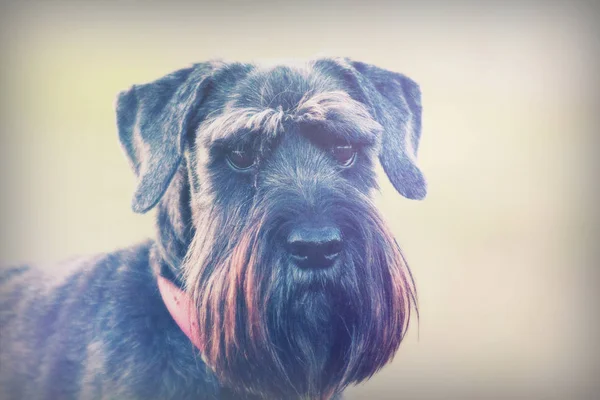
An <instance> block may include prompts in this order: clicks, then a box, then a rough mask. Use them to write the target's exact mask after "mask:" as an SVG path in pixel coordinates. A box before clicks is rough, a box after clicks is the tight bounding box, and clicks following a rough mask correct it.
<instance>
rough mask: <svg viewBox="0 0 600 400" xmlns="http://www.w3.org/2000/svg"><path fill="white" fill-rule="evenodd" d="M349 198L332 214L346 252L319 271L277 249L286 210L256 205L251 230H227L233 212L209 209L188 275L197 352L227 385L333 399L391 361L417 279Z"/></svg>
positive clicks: (364, 203)
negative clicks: (195, 318) (302, 266)
mask: <svg viewBox="0 0 600 400" xmlns="http://www.w3.org/2000/svg"><path fill="white" fill-rule="evenodd" d="M353 194H354V193H353ZM350 198H352V197H348V196H344V197H341V198H339V199H336V202H335V207H332V208H331V210H332V213H333V214H334V219H335V221H336V222H337V223H338V224H339V225H340V227H341V230H342V232H344V240H345V242H344V243H345V248H346V250H345V251H344V252H343V256H342V259H341V260H340V262H339V263H338V264H337V265H335V266H334V267H332V268H329V269H326V270H320V271H312V270H310V271H307V270H301V269H299V268H296V267H295V266H293V265H292V263H290V262H289V260H288V257H287V255H286V253H285V251H284V249H283V246H278V245H276V242H277V240H276V238H277V237H278V236H280V235H281V233H282V232H285V229H286V228H285V226H286V223H287V222H285V221H291V220H292V219H290V218H289V210H281V209H279V210H278V209H277V208H275V207H276V206H269V205H268V204H267V203H262V204H258V205H255V206H253V207H252V210H250V212H249V213H248V215H249V217H247V218H246V219H245V221H247V223H246V224H244V225H243V226H240V225H235V224H229V228H228V229H224V228H223V227H224V226H227V224H224V220H231V215H230V216H222V215H221V216H220V217H219V216H217V215H215V213H214V212H209V213H207V215H206V216H205V218H206V221H210V222H211V223H212V224H213V225H212V227H213V228H214V229H211V225H204V226H205V227H206V228H205V229H198V232H201V234H197V235H196V237H195V238H194V241H193V243H192V245H191V246H190V251H189V252H188V255H187V257H186V261H185V264H184V272H185V274H186V282H187V290H188V291H189V292H190V293H191V294H192V296H193V298H194V301H195V304H196V306H197V309H198V316H199V319H198V321H199V325H200V327H201V332H200V343H202V348H201V349H200V350H201V352H202V355H203V358H204V360H205V362H206V363H207V364H208V365H209V366H210V367H211V368H212V370H213V371H214V372H215V374H216V375H217V377H218V379H219V380H220V382H221V383H222V384H223V385H224V386H227V387H230V388H231V389H233V390H235V391H239V392H242V393H249V394H253V395H256V396H257V397H260V398H265V399H291V398H298V399H326V398H329V397H330V396H331V395H332V394H333V393H336V392H339V391H341V390H342V389H343V388H345V387H346V386H347V385H349V384H351V383H357V382H360V381H363V380H365V379H368V378H369V377H371V376H372V375H373V374H374V373H375V372H376V371H378V370H379V369H380V368H381V367H382V366H384V365H385V364H386V363H387V362H388V361H390V360H391V359H392V358H393V356H394V354H395V352H396V350H397V348H398V346H399V345H400V341H401V340H402V338H403V336H404V334H405V331H406V329H407V327H408V321H409V318H410V312H411V308H412V306H413V305H414V304H415V292H414V286H413V282H412V278H411V276H410V272H409V270H408V266H407V265H406V263H405V261H404V258H403V256H402V254H401V252H400V249H399V247H398V246H397V244H396V242H395V240H394V238H393V237H392V235H391V233H390V232H389V230H388V228H387V227H386V225H385V224H384V223H383V220H382V219H381V217H380V215H379V213H378V212H377V211H376V209H375V208H374V207H373V206H372V203H371V202H370V201H369V200H368V199H367V198H366V197H364V198H361V199H360V201H356V197H354V198H353V199H354V201H352V202H351V201H349V200H348V199H350ZM209 214H211V215H209ZM284 216H285V218H286V219H284ZM217 227H219V228H218V229H217ZM219 244H220V245H219Z"/></svg>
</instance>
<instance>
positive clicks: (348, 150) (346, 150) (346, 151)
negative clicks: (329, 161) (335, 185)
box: [331, 144, 356, 168]
mask: <svg viewBox="0 0 600 400" xmlns="http://www.w3.org/2000/svg"><path fill="white" fill-rule="evenodd" d="M331 152H332V154H333V157H334V158H335V159H336V161H337V162H338V163H339V164H340V165H341V166H342V167H344V168H347V167H349V166H351V165H352V164H354V160H355V159H356V150H355V149H354V147H352V146H351V145H349V144H347V145H342V146H335V147H334V148H333V149H331Z"/></svg>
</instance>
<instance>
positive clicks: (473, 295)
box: [0, 1, 600, 399]
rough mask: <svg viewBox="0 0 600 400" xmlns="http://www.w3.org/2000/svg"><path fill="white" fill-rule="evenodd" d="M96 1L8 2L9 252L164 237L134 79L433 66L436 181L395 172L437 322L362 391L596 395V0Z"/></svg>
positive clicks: (386, 206)
mask: <svg viewBox="0 0 600 400" xmlns="http://www.w3.org/2000/svg"><path fill="white" fill-rule="evenodd" d="M77 4H78V3H75V2H73V3H64V4H61V3H55V2H46V3H39V4H34V3H25V4H21V5H20V6H17V5H14V4H13V5H7V4H3V5H2V6H0V7H1V9H0V10H1V12H2V17H0V18H1V25H2V27H1V28H0V32H1V33H2V41H1V43H2V53H1V54H2V55H3V58H2V61H1V67H2V81H1V82H2V85H1V94H0V98H1V101H2V121H1V125H0V126H1V127H2V142H1V149H0V156H1V158H0V166H1V168H2V173H1V176H2V183H1V193H2V207H1V210H0V212H1V215H2V224H1V225H2V226H1V228H0V229H1V234H2V246H1V248H2V252H1V254H0V262H2V263H3V264H6V263H15V262H23V261H35V262H43V263H46V262H52V261H58V260H61V259H64V258H67V257H70V256H72V255H76V254H91V253H94V252H99V251H110V250H113V249H115V248H117V247H123V246H128V245H130V244H133V243H135V242H137V241H139V240H141V239H143V238H145V237H149V236H152V235H153V215H151V214H148V215H144V216H140V215H134V214H133V213H132V212H131V211H130V208H129V204H130V198H131V194H132V191H133V188H134V178H133V174H132V173H131V172H130V170H129V168H128V164H127V162H126V161H125V158H124V156H123V154H122V152H121V150H120V148H119V146H118V142H117V134H116V129H115V117H114V110H113V101H114V98H115V95H116V94H117V92H118V91H120V90H122V89H125V88H127V87H129V86H130V85H131V84H133V83H140V82H145V81H150V80H153V79H156V78H158V77H160V76H162V75H164V74H166V73H168V72H170V71H172V70H175V69H178V68H181V67H184V66H186V65H188V64H189V63H191V62H195V61H203V60H206V59H209V58H214V57H223V58H226V59H231V60H241V61H247V60H260V59H265V58H305V57H311V56H314V55H317V54H327V55H340V56H350V57H353V58H355V59H357V60H362V61H366V62H370V63H374V64H377V65H379V66H382V67H385V68H388V69H391V70H395V71H399V72H403V73H405V74H407V75H409V76H410V77H412V78H413V79H415V80H416V81H417V82H419V83H420V85H421V89H422V92H423V107H424V114H423V117H424V121H423V136H422V142H421V148H420V161H421V165H422V168H423V170H424V171H425V174H426V176H427V178H428V181H429V196H428V197H427V199H426V200H425V201H423V202H414V201H409V200H406V199H404V198H402V197H400V196H399V195H398V194H397V193H395V192H394V191H393V189H391V187H390V185H389V184H388V182H387V180H386V179H385V177H383V179H382V185H383V195H382V197H381V199H380V203H381V204H382V207H383V211H384V213H385V214H386V215H387V218H388V219H389V221H390V222H391V224H392V226H393V228H394V230H395V232H396V233H397V236H398V238H399V242H400V243H401V245H402V246H403V249H404V251H405V253H406V255H407V256H408V259H409V262H410V263H411V266H412V269H413V272H414V275H415V278H416V281H417V286H418V289H419V299H420V311H421V320H420V325H419V330H418V335H417V325H416V324H414V325H413V326H412V329H411V333H410V335H409V337H408V338H407V340H406V342H405V343H404V344H403V346H402V347H401V349H400V351H399V353H398V355H397V357H396V359H395V360H394V362H393V363H392V364H391V365H390V366H388V367H386V368H385V369H384V370H383V371H382V372H381V373H379V374H378V375H376V376H375V377H374V378H373V379H372V380H371V381H369V382H368V383H367V384H365V385H362V386H361V387H359V388H357V389H353V390H351V391H349V392H348V398H349V399H433V398H436V399H454V398H456V399H467V398H469V399H470V398H473V399H484V398H485V399H508V398H510V399H512V398H522V399H542V398H544V399H584V398H588V399H591V398H596V397H597V396H596V394H595V393H597V389H598V383H596V382H595V379H597V377H600V368H599V364H598V351H597V349H598V346H597V345H596V340H597V339H598V338H599V330H598V327H599V324H598V322H599V317H598V316H599V315H600V312H599V311H598V307H597V305H596V300H597V296H596V293H595V288H596V285H597V278H598V273H597V271H596V267H597V263H594V262H593V260H594V259H593V258H592V256H593V254H592V250H593V249H592V247H593V246H595V245H596V242H597V239H598V237H599V236H598V230H597V224H596V221H597V219H596V217H597V215H598V214H597V211H596V204H595V203H594V202H593V198H594V194H595V193H596V188H597V179H595V177H596V175H595V173H594V171H593V164H596V165H597V162H595V160H594V159H593V157H595V153H597V148H596V147H598V146H596V147H594V145H595V144H596V145H597V144H598V140H596V139H595V136H596V134H597V132H596V131H594V128H595V127H594V125H593V123H594V119H593V117H594V115H593V113H594V112H596V109H595V107H594V105H596V104H598V103H597V102H595V100H596V99H594V95H595V92H594V91H595V90H596V88H597V85H596V84H597V83H598V80H597V79H596V78H595V75H596V74H597V73H598V71H599V70H600V69H599V68H598V63H597V50H598V45H597V41H596V40H595V36H596V35H595V29H594V17H593V16H594V15H598V14H596V12H595V10H594V8H593V7H592V5H591V4H590V5H585V4H583V3H580V2H564V3H557V2H538V3H531V2H530V3H523V2H518V3H517V2H514V4H513V3H510V4H509V3H499V4H498V5H493V4H488V5H485V6H483V5H477V3H473V4H469V3H465V2H462V3H457V2H456V3H453V5H450V4H448V3H437V4H434V3H428V4H426V5H422V6H420V7H415V6H410V5H406V4H400V3H398V4H394V3H392V2H389V3H384V2H377V3H368V2H364V3H359V2H355V3H354V4H352V3H345V4H342V3H328V4H327V5H324V4H318V3H316V2H315V3H301V2H299V3H297V5H294V6H292V5H289V6H284V5H281V4H279V5H278V4H277V3H275V2H272V3H264V2H262V3H252V2H248V3H238V4H234V3H231V2H229V3H224V4H223V3H222V4H221V5H219V6H217V5H215V4H212V5H210V4H204V5H203V4H201V3H200V2H198V3H172V4H171V5H168V4H167V3H164V4H163V5H161V6H158V5H156V4H151V3H146V2H131V1H129V2H120V3H118V2H113V3H105V2H102V3H101V2H99V3H96V5H93V4H92V2H88V3H87V5H84V4H82V3H79V5H77ZM225 4H226V5H225ZM502 4H504V6H502ZM417 336H418V337H417Z"/></svg>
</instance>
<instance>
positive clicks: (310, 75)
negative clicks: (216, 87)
mask: <svg viewBox="0 0 600 400" xmlns="http://www.w3.org/2000/svg"><path fill="white" fill-rule="evenodd" d="M235 90H236V93H235V94H234V98H233V101H232V102H231V105H232V106H233V107H237V108H249V107H253V108H261V107H262V108H279V107H281V108H282V110H283V111H284V112H289V111H291V110H293V109H294V107H297V106H298V104H299V103H300V102H301V101H302V100H303V98H306V97H307V96H310V95H313V94H317V93H323V92H328V91H336V90H337V91H342V90H344V88H343V85H342V83H341V82H340V81H338V80H336V79H334V78H333V77H331V76H327V75H325V74H323V73H322V72H321V71H318V70H316V69H315V68H314V64H313V63H295V64H291V63H288V64H277V65H269V64H267V65H262V64H258V65H256V66H255V69H254V70H253V71H252V72H251V73H249V74H248V76H247V77H246V78H245V79H243V80H242V81H241V82H240V84H239V85H238V86H237V87H236V88H235Z"/></svg>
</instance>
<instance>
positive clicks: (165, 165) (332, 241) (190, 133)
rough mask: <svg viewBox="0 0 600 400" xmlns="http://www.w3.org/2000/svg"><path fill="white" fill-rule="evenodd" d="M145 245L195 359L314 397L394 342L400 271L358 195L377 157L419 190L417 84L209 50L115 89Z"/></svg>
mask: <svg viewBox="0 0 600 400" xmlns="http://www.w3.org/2000/svg"><path fill="white" fill-rule="evenodd" d="M117 118H118V127H119V136H120V139H121V143H122V145H123V147H124V149H125V150H126V153H127V155H128V157H129V159H130V161H131V164H132V166H133V168H134V170H135V172H136V174H137V176H138V186H137V190H136V193H135V196H134V199H133V209H134V210H135V211H136V212H146V211H147V210H149V209H151V208H152V207H154V206H155V205H156V204H157V203H159V212H158V228H159V236H160V240H159V241H158V244H159V247H160V248H161V249H162V255H163V257H164V259H165V261H166V263H168V264H169V265H170V266H171V268H173V269H175V270H176V271H178V272H179V273H180V275H181V277H182V281H183V282H184V284H185V286H186V290H187V291H188V292H189V293H190V295H192V296H193V298H194V301H195V303H196V305H197V312H198V315H199V321H200V326H201V333H200V336H201V338H200V343H202V348H201V352H202V356H203V359H204V360H205V362H206V363H207V364H208V365H209V366H210V367H211V368H212V369H213V371H214V372H215V374H216V375H217V377H218V378H219V380H220V381H221V383H222V384H223V385H225V386H228V387H230V388H232V389H233V390H235V391H240V392H245V393H249V394H254V395H256V396H258V397H260V398H285V399H289V398H315V399H321V398H328V397H330V396H331V395H332V394H334V393H337V392H339V391H340V390H342V389H343V388H344V387H345V386H347V385H348V384H351V383H356V382H360V381H362V380H364V379H367V378H369V377H370V376H371V375H372V374H373V373H375V372H376V371H377V370H378V369H380V368H381V367H382V366H383V365H385V364H386V363H387V362H388V361H389V360H390V359H391V358H392V357H393V355H394V353H395V352H396V350H397V348H398V346H399V344H400V341H401V340H402V337H403V335H404V334H405V332H406V329H407V326H408V321H409V317H410V312H411V308H412V306H413V305H414V301H415V292H414V287H413V283H412V278H411V276H410V272H409V270H408V266H407V265H406V263H405V261H404V258H403V256H402V254H401V252H400V249H399V248H398V246H397V244H396V242H395V240H394V238H393V236H392V234H391V233H390V231H389V228H388V227H387V226H386V224H385V223H384V221H383V219H382V217H381V215H380V214H379V212H378V211H377V209H376V208H375V206H374V205H373V202H372V199H371V195H372V192H373V190H375V189H376V188H377V185H376V179H375V166H376V163H377V162H378V161H379V162H380V163H381V165H382V166H383V169H384V171H385V172H386V174H387V176H388V177H389V179H390V181H391V182H392V184H393V185H394V187H395V188H396V189H397V190H398V192H399V193H401V194H402V195H403V196H405V197H407V198H411V199H421V198H423V197H424V196H425V193H426V184H425V180H424V178H423V175H422V173H421V171H420V169H419V167H418V166H417V162H416V155H417V148H418V144H419V136H420V128H421V103H420V91H419V88H418V86H417V85H416V84H415V83H414V82H413V81H412V80H410V79H409V78H407V77H405V76H403V75H401V74H398V73H394V72H390V71H386V70H383V69H380V68H378V67H375V66H372V65H368V64H364V63H360V62H353V61H351V60H347V59H319V60H315V61H312V62H309V63H306V64H303V65H302V66H294V67H291V66H283V65H279V66H275V67H261V66H257V65H251V64H240V63H223V62H208V63H202V64H197V65H194V66H193V67H191V68H187V69H183V70H180V71H177V72H175V73H173V74H170V75H168V76H166V77H164V78H162V79H159V80H158V81H155V82H152V83H149V84H145V85H137V86H134V87H132V88H131V89H130V90H128V91H126V92H123V93H121V95H120V96H119V99H118V102H117Z"/></svg>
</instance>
